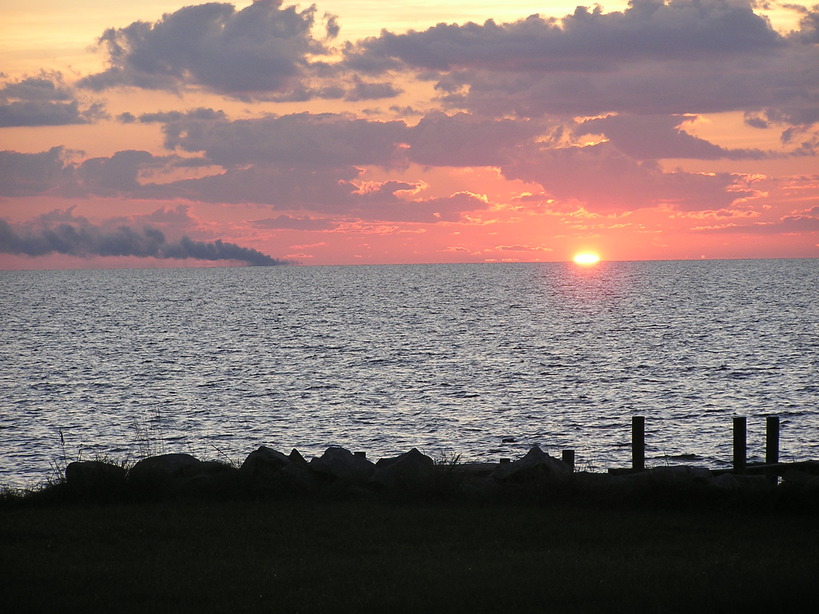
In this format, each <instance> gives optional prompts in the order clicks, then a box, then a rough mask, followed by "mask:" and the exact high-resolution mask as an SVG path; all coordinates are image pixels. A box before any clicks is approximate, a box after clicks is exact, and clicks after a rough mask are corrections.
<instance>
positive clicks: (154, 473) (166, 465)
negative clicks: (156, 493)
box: [128, 454, 202, 487]
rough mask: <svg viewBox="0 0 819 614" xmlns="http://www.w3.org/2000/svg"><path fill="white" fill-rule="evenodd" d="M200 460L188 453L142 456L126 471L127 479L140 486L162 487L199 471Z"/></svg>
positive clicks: (200, 467)
mask: <svg viewBox="0 0 819 614" xmlns="http://www.w3.org/2000/svg"><path fill="white" fill-rule="evenodd" d="M201 469H202V462H201V461H200V460H199V459H197V458H194V457H193V456H191V455H190V454H161V455H159V456H149V457H148V458H143V459H142V460H141V461H139V462H138V463H137V464H136V465H134V466H133V467H132V468H131V470H130V471H129V472H128V479H129V480H130V481H131V482H133V483H135V484H139V485H141V486H146V487H164V486H168V485H171V484H172V483H173V482H174V481H178V480H180V479H186V478H191V477H193V476H195V475H197V474H199V473H201Z"/></svg>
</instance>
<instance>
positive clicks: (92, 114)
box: [0, 71, 105, 127]
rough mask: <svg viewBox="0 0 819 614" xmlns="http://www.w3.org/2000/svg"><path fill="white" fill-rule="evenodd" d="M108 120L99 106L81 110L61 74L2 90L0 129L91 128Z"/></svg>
mask: <svg viewBox="0 0 819 614" xmlns="http://www.w3.org/2000/svg"><path fill="white" fill-rule="evenodd" d="M104 116H105V113H104V111H103V107H102V105H101V104H99V103H94V104H90V105H88V106H85V107H81V106H80V103H79V101H78V100H76V98H75V96H74V92H73V90H72V89H71V88H70V87H69V86H67V85H66V84H65V82H64V80H63V76H62V74H61V73H59V72H48V71H41V72H40V74H38V75H37V76H33V77H24V78H22V79H20V80H18V81H10V82H6V83H4V84H3V86H2V87H0V127H15V126H64V125H70V124H87V123H91V122H94V121H96V120H98V119H100V118H102V117H104Z"/></svg>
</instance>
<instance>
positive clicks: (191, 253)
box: [0, 220, 286, 266]
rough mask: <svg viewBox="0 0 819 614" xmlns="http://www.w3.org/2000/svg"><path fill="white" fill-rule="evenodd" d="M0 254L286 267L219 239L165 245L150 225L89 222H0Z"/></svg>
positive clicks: (159, 232)
mask: <svg viewBox="0 0 819 614" xmlns="http://www.w3.org/2000/svg"><path fill="white" fill-rule="evenodd" d="M0 253H6V254H15V255H24V256H43V255H46V254H54V253H56V254H64V255H67V256H80V257H83V258H88V257H91V256H134V257H137V258H161V259H174V260H184V259H186V258H193V259H196V260H208V261H221V260H238V261H240V262H245V263H247V264H248V265H252V266H274V265H279V264H286V262H285V261H283V260H278V259H276V258H272V257H271V256H268V255H267V254H263V253H262V252H260V251H257V250H255V249H250V248H247V247H241V246H239V245H236V244H234V243H226V242H223V241H220V240H217V241H212V242H202V241H194V240H192V239H190V238H188V237H182V238H181V239H180V240H179V241H176V242H168V241H166V240H165V235H164V233H162V231H160V230H158V229H156V228H152V227H150V226H146V227H144V228H141V229H135V228H131V227H129V226H119V227H116V228H113V229H104V228H102V227H99V226H94V225H92V224H89V223H88V222H80V223H74V224H68V223H61V224H56V225H54V226H52V227H47V228H39V229H35V228H24V229H17V228H15V227H14V226H12V225H11V224H9V223H8V222H6V221H5V220H0Z"/></svg>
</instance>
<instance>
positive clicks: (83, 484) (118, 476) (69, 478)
mask: <svg viewBox="0 0 819 614" xmlns="http://www.w3.org/2000/svg"><path fill="white" fill-rule="evenodd" d="M125 474H126V471H125V469H124V468H122V467H120V466H119V465H112V464H109V463H104V462H102V461H75V462H73V463H69V464H68V466H67V467H66V468H65V480H66V482H67V483H68V486H69V488H71V489H72V490H74V491H77V492H82V493H86V494H103V493H108V492H110V491H112V490H116V489H119V488H122V486H124V484H125Z"/></svg>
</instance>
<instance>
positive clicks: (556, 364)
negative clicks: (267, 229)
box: [0, 260, 819, 487]
mask: <svg viewBox="0 0 819 614" xmlns="http://www.w3.org/2000/svg"><path fill="white" fill-rule="evenodd" d="M817 305H819V260H741V261H669V262H605V263H600V264H598V265H596V266H593V267H579V266H577V265H574V264H568V263H566V264H564V263H548V264H461V265H443V264H442V265H405V266H341V267H293V266H281V267H267V268H262V267H253V268H197V269H140V270H91V271H86V270H72V271H11V272H9V271H6V272H0V308H1V309H2V313H3V316H2V330H0V342H2V343H0V484H6V485H10V486H16V487H19V486H31V485H34V484H36V483H38V482H39V481H41V480H42V479H44V478H47V477H49V476H50V475H51V472H52V471H53V469H54V467H55V466H60V465H61V464H62V462H64V459H65V460H67V461H71V460H74V459H76V458H78V457H81V458H85V459H89V458H95V457H111V458H114V459H126V458H131V459H134V458H136V457H138V456H139V455H140V454H145V453H158V452H178V451H182V452H189V453H193V454H194V455H196V456H198V457H199V458H203V459H204V458H222V459H224V458H228V459H231V460H239V461H241V459H243V458H244V457H245V456H246V455H247V454H248V453H250V452H251V451H252V450H254V449H255V448H256V447H257V446H259V445H267V446H270V447H272V448H275V449H279V450H281V451H284V452H289V451H290V449H291V448H294V447H295V448H297V449H299V450H300V451H301V452H302V453H303V454H305V455H306V456H307V457H309V456H313V455H318V454H321V453H322V452H323V451H324V450H325V449H326V448H327V447H328V446H330V445H341V446H344V447H347V448H349V449H352V450H356V451H359V450H360V451H366V452H367V454H368V457H369V458H371V459H373V460H375V459H377V458H380V457H383V456H392V455H395V454H397V453H400V452H404V451H407V450H409V449H410V448H412V447H417V448H419V449H420V450H421V451H422V452H424V453H426V454H428V455H430V456H432V457H433V458H438V459H453V458H454V457H456V456H458V455H459V456H460V459H461V460H464V461H466V460H497V459H498V458H499V457H512V458H515V457H518V456H520V455H522V454H524V453H525V452H526V451H527V450H528V449H529V448H530V447H531V446H533V445H539V446H541V447H542V448H543V449H544V450H545V451H547V452H549V453H551V454H553V455H559V454H560V451H561V450H562V449H567V448H570V449H574V450H575V451H576V458H577V461H576V462H577V465H578V467H579V468H580V469H588V470H595V471H605V470H606V469H607V468H609V467H624V466H629V464H630V421H631V416H633V415H643V416H646V445H647V452H646V456H647V462H648V464H649V466H652V465H653V466H656V465H664V464H667V463H669V464H679V463H683V462H684V463H688V464H697V465H704V466H710V467H718V466H721V465H725V464H728V463H729V462H730V460H731V419H732V417H734V416H747V417H748V448H749V456H750V458H751V460H761V457H762V455H763V454H764V428H765V424H764V423H765V420H764V416H766V415H778V416H780V418H781V423H782V432H781V444H780V447H781V453H780V454H781V458H782V459H783V460H806V459H817V458H819V403H817V401H819V369H817V366H819V307H817Z"/></svg>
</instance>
